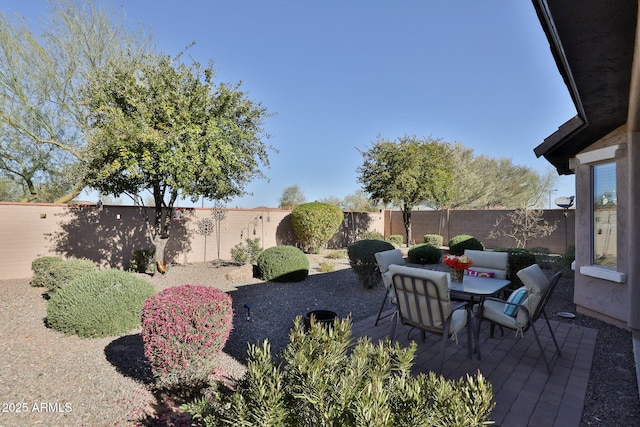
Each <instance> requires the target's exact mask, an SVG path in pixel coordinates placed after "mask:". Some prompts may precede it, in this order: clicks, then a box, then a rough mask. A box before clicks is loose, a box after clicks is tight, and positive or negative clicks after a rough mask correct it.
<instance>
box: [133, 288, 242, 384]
mask: <svg viewBox="0 0 640 427" xmlns="http://www.w3.org/2000/svg"><path fill="white" fill-rule="evenodd" d="M141 317H142V331H141V332H140V335H141V336H142V341H143V342H144V354H145V356H146V357H147V359H148V360H149V362H150V364H151V370H152V371H153V374H154V376H155V378H156V385H157V386H158V387H160V388H166V389H171V390H182V391H187V392H193V391H198V390H199V389H201V388H202V387H204V386H206V385H208V384H210V382H211V380H212V379H220V376H219V375H218V372H217V370H218V367H219V366H218V364H219V359H220V353H221V352H222V349H223V348H224V345H225V343H226V342H227V339H228V338H229V334H230V333H231V329H232V324H233V309H232V305H231V296H229V295H228V294H226V293H225V292H223V291H222V290H220V289H217V288H213V287H209V286H199V285H195V286H194V285H182V286H175V287H172V288H167V289H165V290H163V291H161V292H159V293H157V294H156V295H154V296H152V297H150V298H149V299H147V301H146V302H145V303H144V308H143V310H142V316H141Z"/></svg>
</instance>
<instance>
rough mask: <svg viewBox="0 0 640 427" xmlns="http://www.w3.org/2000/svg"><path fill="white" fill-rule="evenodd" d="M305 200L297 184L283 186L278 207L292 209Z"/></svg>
mask: <svg viewBox="0 0 640 427" xmlns="http://www.w3.org/2000/svg"><path fill="white" fill-rule="evenodd" d="M304 202H306V198H305V197H304V193H303V192H302V190H300V187H298V186H297V185H292V186H289V187H287V188H285V189H284V190H283V191H282V196H280V205H279V206H280V209H289V210H293V209H294V208H295V207H296V206H298V205H301V204H302V203H304Z"/></svg>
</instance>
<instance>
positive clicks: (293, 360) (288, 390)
mask: <svg viewBox="0 0 640 427" xmlns="http://www.w3.org/2000/svg"><path fill="white" fill-rule="evenodd" d="M289 337H290V342H289V344H288V346H287V347H286V348H285V349H284V351H283V354H282V359H283V362H282V363H280V362H278V363H276V362H274V361H273V360H272V359H273V358H272V355H271V349H270V347H269V344H268V342H267V341H265V342H264V343H263V344H262V345H261V346H258V345H254V344H251V345H250V346H249V360H248V363H247V367H248V370H247V373H246V374H245V376H244V377H243V379H242V380H241V381H240V382H239V384H238V385H237V386H236V387H234V392H233V393H223V392H219V391H218V392H217V393H214V394H213V396H212V397H211V398H209V399H206V398H203V399H200V400H198V401H196V402H193V403H191V404H189V405H187V406H186V409H187V411H189V412H190V413H191V414H192V415H193V416H194V418H196V419H199V420H201V421H202V422H203V424H204V425H205V426H207V427H209V426H219V425H244V426H250V425H251V426H345V427H350V426H449V427H462V426H480V425H486V424H490V422H489V415H490V414H491V411H492V410H493V407H494V406H495V403H494V400H493V390H492V386H491V384H490V383H488V382H487V381H486V379H485V378H484V377H483V376H482V374H481V373H479V372H478V374H476V375H475V376H466V377H465V378H461V379H459V380H447V379H445V378H444V377H442V376H438V375H436V374H435V373H433V372H429V373H428V374H425V373H420V374H418V375H413V373H412V372H411V367H412V365H413V360H414V358H415V353H416V350H417V345H416V343H415V342H412V343H411V344H409V346H408V347H402V346H401V345H400V344H399V343H395V344H392V343H391V341H390V340H386V341H384V342H382V343H380V344H374V343H372V342H371V340H370V339H362V340H359V341H358V342H357V344H355V346H354V345H353V344H354V343H353V338H352V335H351V322H350V320H349V319H338V320H337V321H336V322H335V323H334V325H333V328H324V327H323V326H322V325H321V324H319V323H315V322H314V323H313V324H312V326H311V330H310V331H309V332H308V333H305V331H304V327H303V325H302V322H301V320H300V318H298V319H296V321H295V323H294V328H293V329H292V330H291V332H290V334H289Z"/></svg>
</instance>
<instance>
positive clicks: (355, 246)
mask: <svg viewBox="0 0 640 427" xmlns="http://www.w3.org/2000/svg"><path fill="white" fill-rule="evenodd" d="M391 249H395V247H394V246H393V245H392V244H391V243H389V242H385V241H383V240H358V241H357V242H355V243H352V244H350V245H349V246H347V254H348V255H349V265H351V268H352V269H353V272H354V273H355V274H356V276H357V277H358V280H359V281H360V283H362V284H363V285H364V287H365V288H373V287H374V286H375V285H376V284H378V282H380V280H381V278H382V277H381V276H380V270H378V264H377V263H376V257H375V254H376V253H378V252H382V251H388V250H391Z"/></svg>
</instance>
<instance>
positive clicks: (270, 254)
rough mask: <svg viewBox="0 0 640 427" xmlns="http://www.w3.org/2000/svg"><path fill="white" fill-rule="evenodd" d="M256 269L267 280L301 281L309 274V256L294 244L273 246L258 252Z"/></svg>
mask: <svg viewBox="0 0 640 427" xmlns="http://www.w3.org/2000/svg"><path fill="white" fill-rule="evenodd" d="M256 269H257V275H258V278H260V279H262V280H265V281H268V282H283V283H286V282H301V281H303V280H304V279H306V278H307V276H308V275H309V258H307V256H306V255H305V254H304V252H302V251H301V250H300V249H298V248H296V247H294V246H273V247H271V248H268V249H265V250H264V252H262V253H261V254H260V256H259V257H258V261H257V268H256Z"/></svg>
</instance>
